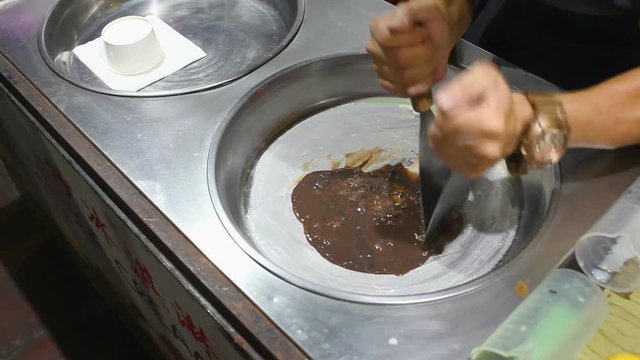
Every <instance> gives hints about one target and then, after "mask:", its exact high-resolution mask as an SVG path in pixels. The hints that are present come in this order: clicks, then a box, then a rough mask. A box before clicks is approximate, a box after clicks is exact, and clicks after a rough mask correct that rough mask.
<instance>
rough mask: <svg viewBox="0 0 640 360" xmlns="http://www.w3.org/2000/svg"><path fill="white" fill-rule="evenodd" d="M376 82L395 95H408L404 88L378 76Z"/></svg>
mask: <svg viewBox="0 0 640 360" xmlns="http://www.w3.org/2000/svg"><path fill="white" fill-rule="evenodd" d="M378 82H379V83H380V85H381V86H382V87H383V88H384V89H385V90H387V91H388V92H390V93H392V94H394V95H397V96H401V97H407V96H409V95H408V94H407V92H406V90H405V88H403V87H400V86H397V85H395V84H394V83H392V82H390V81H388V80H385V79H383V78H378Z"/></svg>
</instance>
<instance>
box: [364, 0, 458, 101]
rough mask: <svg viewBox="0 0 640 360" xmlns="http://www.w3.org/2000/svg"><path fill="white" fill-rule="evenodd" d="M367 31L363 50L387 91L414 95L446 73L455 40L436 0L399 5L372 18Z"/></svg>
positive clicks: (423, 0) (424, 89) (414, 1)
mask: <svg viewBox="0 0 640 360" xmlns="http://www.w3.org/2000/svg"><path fill="white" fill-rule="evenodd" d="M370 30H371V40H370V41H369V43H368V44H367V51H368V52H369V54H370V55H371V57H372V58H373V64H374V69H375V71H376V73H377V74H378V78H379V81H380V84H381V85H382V86H383V87H384V88H385V89H387V90H388V91H390V92H392V93H394V94H396V95H398V96H413V95H418V94H421V93H424V92H426V91H427V90H429V89H431V86H432V85H433V84H434V83H436V82H437V81H439V80H441V79H442V78H444V76H445V75H446V74H447V59H448V57H449V52H450V51H451V49H452V48H453V43H454V42H455V40H453V41H452V34H451V29H450V27H449V24H448V22H447V19H446V18H445V15H444V12H443V10H442V9H441V8H440V7H439V6H438V4H437V3H436V1H434V0H413V1H411V2H405V3H401V4H400V5H398V7H397V8H396V10H395V11H393V12H390V13H387V14H384V15H381V16H380V17H378V18H376V19H374V20H373V21H372V22H371V25H370Z"/></svg>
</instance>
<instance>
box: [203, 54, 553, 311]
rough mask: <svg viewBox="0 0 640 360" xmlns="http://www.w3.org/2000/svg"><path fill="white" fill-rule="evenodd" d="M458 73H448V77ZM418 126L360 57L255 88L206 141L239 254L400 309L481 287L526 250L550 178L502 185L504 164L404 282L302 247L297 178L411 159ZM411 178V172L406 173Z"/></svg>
mask: <svg viewBox="0 0 640 360" xmlns="http://www.w3.org/2000/svg"><path fill="white" fill-rule="evenodd" d="M456 71H457V69H455V68H451V69H450V74H449V75H448V76H452V74H453V73H454V72H456ZM418 127H419V123H418V116H417V114H416V113H414V112H413V111H412V109H411V106H410V105H409V103H408V101H407V100H405V99H399V98H394V97H389V96H388V95H386V93H385V92H384V90H382V89H381V88H380V87H379V85H378V83H377V79H376V77H375V74H374V73H373V70H372V67H371V63H370V60H369V57H368V56H367V55H364V54H345V55H338V56H333V57H328V58H322V59H317V60H313V61H310V62H306V63H302V64H299V65H296V66H293V67H291V68H289V69H286V70H284V71H282V72H280V73H278V74H276V75H274V76H273V77H271V78H269V79H267V80H266V81H264V82H263V83H262V84H260V85H259V86H257V87H256V88H255V89H254V90H253V91H251V92H250V93H249V94H248V95H247V96H245V97H244V98H243V99H242V100H241V101H240V103H239V104H238V105H237V106H236V107H235V109H234V110H233V111H232V112H231V115H230V117H229V118H228V119H227V123H226V124H225V127H224V129H223V131H222V132H221V133H220V134H219V136H217V138H216V139H214V143H213V145H212V148H211V153H210V156H209V184H210V192H211V197H212V199H213V203H214V206H215V208H216V211H217V212H218V214H219V216H220V218H221V219H222V221H223V223H224V225H225V226H226V228H227V229H228V231H229V233H230V234H231V235H232V236H233V238H234V240H235V241H236V242H237V243H238V245H239V246H240V247H241V248H242V249H244V251H245V252H247V253H248V254H249V255H250V256H251V257H253V259H255V260H256V261H257V262H259V263H260V264H261V265H262V266H264V267H265V268H267V269H268V270H270V271H272V272H273V273H275V274H276V275H278V276H280V277H282V278H283V279H285V280H286V281H289V282H291V283H293V284H295V285H298V286H300V287H302V288H305V289H307V290H311V291H314V292H317V293H320V294H324V295H327V296H331V297H335V298H340V299H345V300H350V301H360V302H375V303H407V302H416V301H425V300H429V299H436V298H442V297H446V296H451V295H453V294H456V293H460V292H463V291H467V290H469V289H471V288H474V287H477V286H480V285H481V284H482V283H484V282H486V281H489V277H488V276H483V275H486V274H489V273H491V271H492V270H494V269H496V268H497V267H499V266H500V265H501V264H504V263H505V262H507V261H508V260H509V259H511V258H513V257H514V256H516V255H517V254H518V253H519V252H520V251H521V250H522V249H523V248H524V247H525V245H526V244H527V242H528V241H529V240H530V239H532V238H533V235H534V233H535V231H536V230H537V228H538V226H539V225H540V224H541V223H542V221H543V219H544V215H545V214H546V211H547V209H548V207H549V203H550V200H551V194H552V190H553V187H554V182H555V181H556V179H557V173H556V171H557V170H556V169H553V168H552V169H547V170H543V171H536V172H532V173H530V174H529V175H526V176H524V177H510V176H509V175H508V172H507V170H506V167H505V165H504V163H499V164H497V165H496V166H494V167H493V168H492V169H490V170H489V171H488V172H487V174H486V175H485V177H484V178H483V179H482V180H481V181H480V182H479V184H478V185H477V186H476V188H474V189H473V190H472V191H471V193H470V194H469V200H468V202H467V205H466V208H465V218H466V220H465V221H466V223H465V227H464V230H463V231H462V233H461V234H460V235H459V236H458V237H457V238H456V239H455V240H454V241H452V242H451V243H449V244H448V245H447V246H446V248H445V250H444V252H443V254H441V255H439V256H433V257H431V258H429V259H428V260H427V262H426V263H425V264H423V265H421V266H420V267H418V268H416V269H414V270H412V271H410V272H408V273H406V274H404V275H402V276H396V275H384V274H382V275H381V274H367V273H361V272H356V271H352V270H347V269H345V268H342V267H340V266H337V265H334V264H332V263H330V262H329V261H327V260H325V259H324V258H323V257H322V256H321V255H320V254H319V253H317V251H316V250H315V249H314V248H313V247H312V246H311V245H310V244H309V243H308V242H307V239H306V238H305V234H304V232H303V228H302V225H301V224H300V223H299V222H298V220H297V219H296V217H295V215H294V213H293V210H292V207H291V192H292V190H293V188H294V187H295V185H296V183H297V181H299V180H300V179H301V178H302V177H303V176H304V175H305V174H307V173H308V172H311V171H314V170H328V169H331V168H332V166H334V165H335V164H336V163H340V162H344V156H345V154H347V153H349V152H355V151H359V150H363V149H374V148H377V149H380V150H379V151H381V152H382V156H379V157H378V158H379V160H378V162H377V163H374V164H372V165H371V167H370V168H375V167H377V166H381V165H384V164H388V163H396V162H402V163H404V164H405V165H407V166H409V167H412V166H413V165H414V164H415V163H416V159H417V145H418ZM414 167H415V166H414Z"/></svg>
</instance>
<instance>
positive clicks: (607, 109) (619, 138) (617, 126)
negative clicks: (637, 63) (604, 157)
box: [557, 68, 640, 148]
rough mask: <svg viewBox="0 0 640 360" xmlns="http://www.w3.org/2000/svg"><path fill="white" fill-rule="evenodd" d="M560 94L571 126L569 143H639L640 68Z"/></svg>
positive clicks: (616, 145)
mask: <svg viewBox="0 0 640 360" xmlns="http://www.w3.org/2000/svg"><path fill="white" fill-rule="evenodd" d="M557 96H558V99H560V101H562V103H563V105H564V108H565V111H566V113H567V121H568V122H569V127H570V128H571V135H570V138H569V145H570V146H573V147H601V148H617V147H621V146H625V145H632V144H640V68H636V69H633V70H630V71H628V72H626V73H623V74H621V75H618V76H616V77H614V78H611V79H609V80H607V81H605V82H603V83H600V84H598V85H596V86H593V87H590V88H587V89H584V90H579V91H575V92H567V93H560V94H558V95H557Z"/></svg>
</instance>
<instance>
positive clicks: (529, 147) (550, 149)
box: [505, 92, 570, 175]
mask: <svg viewBox="0 0 640 360" xmlns="http://www.w3.org/2000/svg"><path fill="white" fill-rule="evenodd" d="M523 95H524V97H525V99H526V100H527V102H528V103H529V105H530V106H531V109H532V110H533V120H532V121H531V122H530V123H529V124H527V126H525V128H524V129H523V132H522V134H521V135H520V141H519V144H518V146H517V147H516V150H515V151H514V152H513V153H512V154H511V155H509V156H508V157H507V158H506V159H505V160H506V163H507V169H508V170H509V172H510V173H511V174H513V175H524V174H526V173H527V171H528V170H529V169H534V168H541V167H545V166H550V165H553V164H555V163H557V162H558V161H559V160H560V158H561V157H562V156H563V155H564V153H565V152H566V149H567V144H568V139H569V133H570V129H569V125H568V123H567V120H566V119H567V116H566V113H565V111H564V107H563V106H562V103H561V102H560V101H558V100H557V99H555V98H554V97H553V96H550V95H542V94H538V95H532V94H529V93H527V92H525V93H523Z"/></svg>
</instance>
